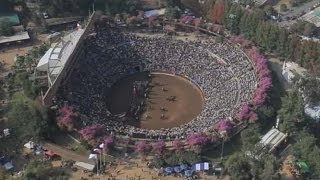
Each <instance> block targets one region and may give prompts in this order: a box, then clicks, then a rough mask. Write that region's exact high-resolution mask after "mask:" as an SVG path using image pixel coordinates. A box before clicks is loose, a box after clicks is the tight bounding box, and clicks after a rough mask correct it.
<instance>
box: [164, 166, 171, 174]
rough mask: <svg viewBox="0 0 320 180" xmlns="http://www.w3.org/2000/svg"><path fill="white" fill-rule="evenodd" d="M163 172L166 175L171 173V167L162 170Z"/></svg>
mask: <svg viewBox="0 0 320 180" xmlns="http://www.w3.org/2000/svg"><path fill="white" fill-rule="evenodd" d="M164 171H165V172H166V173H169V174H170V173H173V168H172V167H166V168H164Z"/></svg>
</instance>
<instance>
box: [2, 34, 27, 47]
mask: <svg viewBox="0 0 320 180" xmlns="http://www.w3.org/2000/svg"><path fill="white" fill-rule="evenodd" d="M27 39H30V36H29V33H28V32H27V31H24V32H19V33H16V34H15V35H13V36H0V44H4V43H10V42H16V41H23V40H27Z"/></svg>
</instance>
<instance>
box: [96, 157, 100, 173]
mask: <svg viewBox="0 0 320 180" xmlns="http://www.w3.org/2000/svg"><path fill="white" fill-rule="evenodd" d="M96 160H97V176H99V162H98V157H97V158H96Z"/></svg>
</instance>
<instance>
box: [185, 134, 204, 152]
mask: <svg viewBox="0 0 320 180" xmlns="http://www.w3.org/2000/svg"><path fill="white" fill-rule="evenodd" d="M186 142H187V144H188V145H189V146H190V147H191V148H192V149H193V150H194V151H195V152H196V153H200V152H201V148H202V146H203V145H205V144H206V143H207V142H208V138H207V136H206V135H205V134H203V133H191V134H189V135H188V136H187V139H186Z"/></svg>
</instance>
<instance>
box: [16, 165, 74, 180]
mask: <svg viewBox="0 0 320 180" xmlns="http://www.w3.org/2000/svg"><path fill="white" fill-rule="evenodd" d="M69 176H70V174H68V173H67V172H66V171H65V170H63V169H60V168H54V167H53V166H52V164H51V162H49V161H45V162H43V161H35V160H32V161H30V162H29V163H28V164H27V166H26V168H25V170H24V172H23V175H22V177H21V178H20V179H21V180H42V179H48V178H49V179H52V180H67V179H69Z"/></svg>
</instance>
